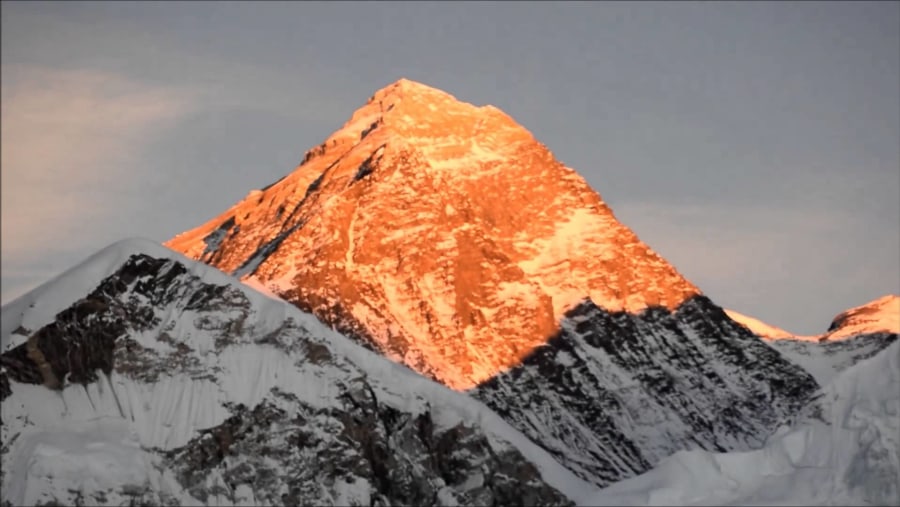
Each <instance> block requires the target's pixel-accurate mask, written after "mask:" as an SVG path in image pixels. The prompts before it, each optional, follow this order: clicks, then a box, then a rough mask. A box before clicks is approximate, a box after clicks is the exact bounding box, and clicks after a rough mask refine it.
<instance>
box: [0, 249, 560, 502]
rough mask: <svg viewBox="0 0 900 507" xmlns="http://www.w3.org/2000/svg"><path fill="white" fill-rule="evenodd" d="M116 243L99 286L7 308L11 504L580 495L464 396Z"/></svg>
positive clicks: (292, 315) (195, 270)
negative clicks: (68, 299) (63, 301)
mask: <svg viewBox="0 0 900 507" xmlns="http://www.w3.org/2000/svg"><path fill="white" fill-rule="evenodd" d="M112 249H113V250H118V251H121V250H123V249H124V250H128V251H129V253H128V255H122V254H121V252H119V253H115V252H113V253H114V254H115V255H112V256H113V257H115V258H125V259H126V260H125V261H124V262H123V263H122V264H121V265H119V266H117V267H115V268H114V269H113V270H112V272H111V273H110V274H109V275H108V276H105V277H104V278H103V279H102V280H101V281H99V283H97V284H96V286H95V287H94V288H93V290H89V291H87V293H82V296H81V297H74V294H75V293H77V292H79V289H78V288H77V287H76V288H75V289H74V290H73V289H72V287H71V285H72V284H66V283H63V284H62V286H64V287H62V288H60V286H59V285H60V284H57V287H55V288H51V289H49V290H55V291H62V292H60V293H59V294H65V293H66V292H68V293H72V294H73V297H72V300H73V301H72V303H71V304H70V305H68V306H67V307H65V308H64V309H63V310H62V311H59V312H56V313H55V314H53V315H50V316H47V315H45V316H44V317H40V316H38V317H35V316H34V315H32V314H36V313H41V311H42V309H41V308H40V303H41V302H42V301H43V299H42V298H40V297H38V298H35V301H36V302H35V303H32V306H31V307H30V308H26V309H25V310H24V311H16V310H18V308H20V307H21V306H22V305H12V306H13V307H14V308H6V307H5V308H4V315H3V318H4V321H9V320H16V321H17V322H16V327H17V328H16V330H15V332H13V333H11V334H9V335H6V336H4V339H3V353H2V355H0V364H2V369H0V379H2V380H3V385H4V386H5V388H4V392H3V394H2V408H3V411H2V413H3V419H2V426H0V428H2V435H0V436H2V439H0V443H2V445H0V452H2V465H3V466H2V470H3V473H2V481H3V495H2V496H3V498H2V500H3V502H4V504H13V505H25V504H34V503H46V502H54V503H55V502H60V503H64V504H78V503H84V504H95V505H100V504H102V505H118V504H121V503H123V502H124V503H128V502H133V503H138V504H150V505H163V504H164V505H185V504H198V503H199V504H203V505H213V504H215V505H230V504H234V505H245V504H250V503H252V504H265V505H272V504H282V503H284V504H317V505H318V504H340V505H349V504H354V505H397V504H403V505H412V504H415V505H438V504H441V505H449V504H454V503H460V504H473V505H474V504H477V505H494V504H503V505H507V504H515V505H545V504H553V505H569V504H571V503H572V500H571V499H570V498H569V497H567V496H566V495H565V494H563V493H561V492H560V491H559V489H557V487H554V486H551V485H548V483H547V482H546V481H545V479H544V478H543V475H546V474H547V473H548V472H547V470H548V468H547V467H548V466H549V467H550V468H549V470H550V471H551V472H550V473H552V472H553V470H562V472H563V474H565V473H566V472H565V470H564V469H562V467H559V465H557V464H555V463H552V459H550V458H549V457H547V456H546V455H545V454H543V453H542V452H541V451H540V449H538V448H536V447H534V446H533V445H532V444H530V442H528V440H527V439H526V438H524V437H522V436H521V435H519V434H518V433H517V432H516V431H515V430H513V429H512V428H510V427H508V426H506V425H504V424H503V423H502V421H500V420H499V419H498V418H497V417H496V416H495V415H493V414H492V413H490V411H489V410H488V409H487V408H486V407H483V406H482V405H480V404H478V403H477V402H475V401H474V400H472V399H471V398H468V397H466V396H464V395H461V394H458V393H454V392H452V391H450V390H448V389H446V388H443V387H441V386H439V385H437V384H435V383H433V382H431V381H428V380H427V379H424V378H422V377H420V376H418V375H416V374H414V373H412V372H410V371H408V370H406V369H405V368H402V367H400V366H397V365H395V364H392V363H390V362H389V361H387V360H386V359H383V358H381V357H378V356H377V355H375V354H372V353H370V352H368V351H365V350H364V349H362V348H361V347H359V346H358V345H356V344H353V343H351V342H349V341H347V340H346V339H345V338H343V337H341V336H339V335H337V334H336V333H334V332H332V331H331V330H329V329H327V328H325V327H324V326H322V325H321V324H320V323H319V322H317V321H316V320H315V319H314V318H311V317H310V316H309V315H306V314H304V313H302V312H300V311H299V310H296V309H295V308H293V307H290V306H288V305H286V304H284V303H283V302H279V301H275V300H271V299H268V298H266V297H264V296H262V295H261V294H257V293H255V292H254V291H252V290H250V289H249V288H247V287H246V286H244V285H242V284H240V283H239V282H238V281H237V280H234V279H231V278H229V277H227V276H225V275H223V274H221V273H217V272H215V270H212V269H210V268H207V267H205V266H203V265H196V266H192V263H191V261H189V260H187V259H184V258H181V257H180V256H177V255H176V254H174V253H167V252H165V251H164V249H162V248H161V247H158V246H156V245H152V244H151V245H147V244H146V243H142V242H141V243H137V247H135V244H134V243H127V244H124V245H117V246H114V247H113V248H112ZM148 251H149V252H148ZM108 253H109V252H108ZM106 256H107V257H109V256H110V255H106ZM94 264H95V265H96V262H95V263H94ZM92 270H93V271H97V270H95V269H93V268H92V267H91V266H87V267H86V268H85V269H82V270H76V272H75V274H74V275H72V274H70V276H76V275H78V274H79V273H82V274H83V273H86V272H89V271H92ZM76 282H78V281H77V280H76ZM78 283H81V285H82V286H84V285H85V283H83V282H78ZM75 285H77V283H75ZM88 285H90V284H88ZM66 287H68V288H66ZM59 294H57V295H59ZM57 300H58V298H57ZM35 305H37V307H35ZM42 320H44V321H46V322H44V323H42V324H41V325H40V326H39V327H36V328H35V329H27V328H26V327H25V325H27V324H29V323H37V322H41V321H42ZM504 435H505V436H504ZM510 438H511V439H512V440H513V441H516V440H517V441H518V442H519V444H520V446H524V447H517V446H516V445H514V444H513V443H511V441H510V440H509V439H510ZM523 449H524V452H525V453H526V454H529V455H530V456H531V458H527V457H526V456H525V455H523ZM548 463H550V464H549V465H548ZM554 467H555V468H554ZM557 486H558V484H557Z"/></svg>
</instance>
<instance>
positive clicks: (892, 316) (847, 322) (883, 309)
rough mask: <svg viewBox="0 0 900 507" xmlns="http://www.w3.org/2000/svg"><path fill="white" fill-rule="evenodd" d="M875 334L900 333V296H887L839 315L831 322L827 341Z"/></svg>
mask: <svg viewBox="0 0 900 507" xmlns="http://www.w3.org/2000/svg"><path fill="white" fill-rule="evenodd" d="M874 333H893V334H898V333H900V296H897V295H896V294H887V295H885V296H882V297H880V298H878V299H876V300H874V301H870V302H868V303H866V304H864V305H860V306H857V307H855V308H851V309H849V310H846V311H844V312H841V313H840V314H838V315H837V316H836V317H835V318H834V320H832V321H831V326H829V327H828V331H827V332H826V333H825V334H824V335H823V336H822V338H823V339H825V340H843V339H847V338H850V337H853V336H859V335H864V334H874Z"/></svg>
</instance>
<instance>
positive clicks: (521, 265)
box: [167, 80, 817, 485]
mask: <svg viewBox="0 0 900 507" xmlns="http://www.w3.org/2000/svg"><path fill="white" fill-rule="evenodd" d="M167 245H168V246H170V247H172V248H174V249H175V250H178V251H180V252H183V253H185V254H186V255H187V256H189V257H191V258H194V259H198V260H200V261H203V262H206V263H208V264H211V265H214V266H216V267H219V268H220V269H222V270H224V271H226V272H229V273H233V274H235V275H236V276H239V277H242V278H243V279H245V280H248V281H250V282H251V283H253V284H255V285H258V284H262V286H264V287H265V288H266V289H268V290H269V291H271V292H272V293H274V294H276V295H278V296H279V297H281V298H283V299H284V300H286V301H289V302H291V303H292V304H294V305H296V306H298V307H299V308H301V309H304V310H307V311H310V312H311V313H313V314H315V315H316V316H318V317H319V318H320V319H322V320H323V321H324V322H326V323H328V324H330V325H332V326H334V327H335V328H336V329H338V330H340V331H342V332H344V333H345V334H347V335H348V336H352V337H354V338H355V339H357V340H359V342H360V343H363V344H365V345H366V346H368V347H370V348H373V349H375V350H378V351H380V352H381V353H383V354H384V355H386V356H388V357H390V358H392V359H394V360H396V361H398V362H402V363H403V364H405V365H407V366H409V367H410V368H412V369H413V370H415V371H418V372H420V373H422V374H424V375H426V376H429V377H431V378H434V379H436V380H438V381H440V382H441V383H443V384H445V385H447V386H449V387H451V388H454V389H457V390H464V389H465V390H468V391H469V393H470V394H471V395H472V396H474V397H476V398H478V399H479V400H482V401H484V402H485V403H486V404H487V405H488V406H489V407H491V408H492V409H494V410H495V411H496V412H497V413H498V414H500V415H501V416H502V417H503V418H504V419H505V420H506V421H508V422H510V423H511V424H512V425H513V426H514V427H516V428H517V429H518V430H520V431H522V432H523V433H524V434H525V435H527V436H528V437H529V438H531V439H532V441H534V442H535V443H537V444H538V445H540V446H541V447H543V448H544V449H545V450H547V451H548V452H549V453H550V454H551V455H552V456H554V458H555V459H557V460H558V461H559V462H560V463H563V464H564V465H565V466H566V467H568V468H569V469H571V470H572V471H574V472H575V473H576V474H577V475H578V476H580V477H581V478H583V479H585V480H588V481H590V482H593V483H594V484H597V485H604V484H608V483H610V482H613V481H616V480H619V479H621V478H624V477H628V476H631V475H634V474H637V473H640V472H642V471H644V470H646V469H648V468H649V467H651V466H653V464H654V463H656V462H657V461H658V460H659V459H661V458H662V457H665V456H667V455H669V454H671V453H672V452H675V451H678V450H681V449H691V448H698V447H699V448H703V449H708V450H731V449H741V450H745V449H750V448H753V447H754V446H758V445H760V444H761V442H762V441H763V439H764V438H765V435H766V434H767V433H768V432H769V431H771V430H772V429H774V427H775V426H776V425H777V424H778V421H780V420H781V419H782V418H784V417H786V416H787V415H788V414H791V413H792V412H793V410H794V409H795V408H796V407H798V406H800V404H802V403H803V402H804V401H805V399H806V396H808V395H809V394H810V393H812V392H813V391H814V390H815V389H816V388H817V384H816V383H815V381H814V379H813V378H812V377H811V376H810V375H809V374H808V373H807V372H805V371H803V370H802V369H801V368H799V367H798V366H796V365H795V364H792V363H791V362H789V361H787V360H786V359H784V358H782V357H781V356H780V355H779V354H778V353H777V352H775V351H774V350H773V349H771V348H770V347H768V346H766V345H765V344H764V343H763V342H762V341H760V340H759V339H758V338H756V337H755V336H753V335H752V334H751V333H750V332H748V331H746V330H745V329H744V328H742V327H740V326H738V325H736V324H734V322H732V321H731V320H730V319H729V318H728V317H727V315H726V314H725V313H724V312H722V310H721V309H720V308H718V307H717V306H716V305H715V304H714V303H713V302H712V301H710V300H709V299H708V298H706V297H704V296H702V295H701V294H700V291H699V290H698V289H697V287H695V286H694V285H693V284H691V283H690V282H689V281H687V280H686V279H685V278H684V277H682V276H681V275H680V274H679V273H678V272H677V271H676V270H675V268H674V267H672V266H671V265H670V264H668V263H667V262H666V261H665V260H664V259H662V258H661V257H660V256H659V255H657V254H656V253H655V252H653V250H651V249H650V248H649V247H648V246H647V245H645V244H644V243H642V242H641V241H640V240H639V239H638V238H637V236H636V235H635V234H634V233H633V232H632V231H631V230H630V229H628V227H626V226H625V225H623V224H621V223H620V222H619V221H618V220H617V219H616V217H615V216H614V214H613V212H612V211H611V210H610V209H609V207H608V206H607V205H606V204H605V203H604V202H603V200H602V199H601V198H600V196H599V195H598V194H597V192H595V191H594V190H593V189H592V188H591V187H590V186H589V185H588V184H587V183H586V182H585V180H584V179H583V178H582V177H581V176H579V175H578V174H577V173H575V172H574V171H573V170H572V169H570V168H568V167H565V166H564V165H563V164H561V163H560V162H558V161H557V160H556V159H555V158H554V156H553V154H552V153H551V152H550V150H548V149H547V147H545V146H544V145H542V144H541V143H540V142H538V141H537V140H536V139H534V137H533V136H532V135H531V133H530V132H529V131H528V130H526V129H525V128H524V127H522V126H521V125H519V124H517V123H516V122H515V121H514V120H513V119H512V118H510V117H509V116H508V115H506V114H505V113H503V112H502V111H500V110H499V109H497V108H495V107H491V106H482V107H478V106H475V105H472V104H468V103H465V102H463V101H460V100H457V99H456V98H454V97H453V96H451V95H450V94H447V93H445V92H442V91H440V90H436V89H434V88H431V87H428V86H425V85H421V84H418V83H414V82H411V81H407V80H401V81H399V82H397V83H394V84H392V85H389V86H387V87H385V88H383V89H381V90H379V91H378V92H376V93H375V94H374V95H373V96H372V97H371V98H370V99H369V100H368V101H367V102H366V103H365V104H364V105H363V106H362V107H360V108H359V109H358V110H357V111H356V112H354V113H353V115H352V116H351V118H350V120H349V121H347V122H346V123H345V124H344V126H343V127H342V128H341V129H339V130H338V131H337V132H335V133H333V134H332V135H331V136H329V137H328V138H327V139H326V141H325V142H324V143H322V144H321V145H319V146H318V147H316V148H313V149H312V150H309V151H308V152H307V154H306V156H305V158H304V161H303V163H302V164H301V165H300V166H299V167H297V168H296V169H295V170H294V171H293V172H292V173H290V174H288V175H287V176H285V177H284V178H282V179H281V180H279V181H277V182H275V183H273V184H272V185H269V186H267V187H265V188H263V189H262V190H256V191H253V192H251V193H250V194H249V195H248V196H247V197H246V198H245V199H243V200H242V201H241V202H239V203H237V204H235V205H234V206H233V207H232V208H231V209H229V210H228V211H226V212H225V213H223V214H221V215H219V216H218V217H216V218H214V219H212V220H210V221H209V222H207V223H206V224H204V225H202V226H200V227H198V228H196V229H194V230H191V231H188V232H186V233H184V234H181V235H179V236H177V237H175V238H173V239H172V240H170V241H169V242H168V243H167Z"/></svg>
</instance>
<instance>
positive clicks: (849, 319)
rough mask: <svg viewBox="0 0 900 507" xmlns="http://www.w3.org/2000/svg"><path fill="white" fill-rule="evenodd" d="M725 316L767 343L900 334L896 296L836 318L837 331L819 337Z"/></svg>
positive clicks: (899, 305)
mask: <svg viewBox="0 0 900 507" xmlns="http://www.w3.org/2000/svg"><path fill="white" fill-rule="evenodd" d="M725 313H727V314H728V317H730V318H731V320H733V321H735V322H737V323H738V324H741V325H743V326H744V327H746V328H747V329H749V330H750V331H751V332H752V333H753V334H755V335H757V336H759V337H760V338H763V339H766V340H801V341H815V342H817V341H820V340H830V341H837V340H846V339H848V338H853V337H854V336H860V335H864V334H872V333H900V296H896V295H894V294H888V295H886V296H883V297H880V298H878V299H876V300H874V301H870V302H868V303H866V304H864V305H860V306H857V307H855V308H850V309H849V310H846V311H844V312H842V313H841V314H840V315H838V316H836V317H835V320H836V321H837V320H841V322H840V323H839V326H838V327H837V328H836V329H832V330H830V331H827V332H825V333H822V334H818V335H796V334H793V333H790V332H788V331H785V330H784V329H781V328H779V327H775V326H773V325H770V324H766V323H765V322H763V321H761V320H759V319H755V318H753V317H749V316H747V315H744V314H741V313H738V312H736V311H734V310H725Z"/></svg>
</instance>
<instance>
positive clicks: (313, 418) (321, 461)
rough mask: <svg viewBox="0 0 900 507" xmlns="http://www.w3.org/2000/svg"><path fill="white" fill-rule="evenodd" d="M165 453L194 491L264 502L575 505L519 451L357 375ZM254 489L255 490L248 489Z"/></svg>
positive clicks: (280, 400) (286, 398) (240, 413)
mask: <svg viewBox="0 0 900 507" xmlns="http://www.w3.org/2000/svg"><path fill="white" fill-rule="evenodd" d="M275 398H276V400H275V401H265V402H263V403H261V404H259V405H257V406H255V407H254V408H252V409H249V408H247V407H245V406H243V405H238V406H232V407H230V409H231V412H232V414H233V415H232V416H231V417H229V418H228V419H227V420H225V421H224V422H223V423H222V424H220V425H219V426H216V427H213V428H210V429H208V430H205V431H203V432H202V433H201V434H200V435H198V436H197V437H196V438H194V439H193V440H191V441H190V442H189V443H188V444H187V445H185V446H183V447H180V448H178V449H173V450H171V451H168V452H167V453H166V456H167V460H168V462H169V463H171V466H172V468H173V470H174V471H175V473H176V475H177V477H178V479H179V481H180V482H181V483H182V484H183V485H184V486H185V487H186V488H187V490H188V491H189V492H190V494H191V495H192V496H193V497H194V498H197V499H199V500H201V501H202V502H205V503H211V502H210V500H212V499H214V497H215V496H217V495H223V494H224V495H225V496H226V497H230V498H231V500H232V501H233V502H234V503H235V504H236V505H237V504H244V503H248V502H252V503H254V504H257V505H259V504H262V505H298V504H315V505H349V504H354V505H375V506H388V505H452V504H456V505H571V504H572V502H571V501H570V500H568V499H567V498H566V497H564V496H563V495H561V494H560V493H559V492H558V491H556V490H554V489H553V488H550V487H548V486H546V485H545V484H544V483H543V481H542V480H541V477H540V474H539V473H538V471H537V469H535V468H534V466H532V465H530V464H529V463H528V462H527V461H526V460H525V459H524V458H523V457H522V456H521V454H519V453H518V452H517V451H515V449H507V450H504V451H501V452H499V453H498V452H496V451H494V450H493V449H492V447H491V445H490V443H489V442H488V441H487V440H486V439H485V437H484V436H483V435H482V434H479V433H478V431H477V430H475V429H473V428H472V427H470V426H466V425H464V424H462V423H460V424H457V425H456V426H453V427H451V428H443V429H442V428H439V427H438V426H437V425H436V424H435V422H434V421H433V420H432V418H431V413H430V412H424V413H420V414H410V413H404V412H401V411H399V410H397V409H394V408H392V407H390V406H386V405H382V404H380V403H379V402H378V400H377V397H376V395H375V392H374V391H373V390H372V387H371V386H369V385H367V384H366V382H365V380H362V379H358V380H357V381H356V382H355V383H351V384H350V385H348V386H347V389H346V390H342V392H341V394H340V395H339V396H338V398H337V401H338V402H339V404H338V405H337V406H335V407H331V408H327V409H316V408H314V407H311V406H309V405H308V404H304V403H302V402H300V401H299V400H297V398H296V397H295V396H291V395H290V394H289V393H284V392H277V391H276V393H275ZM244 491H254V492H255V493H253V496H252V498H248V497H242V496H241V495H242V493H243V492H244Z"/></svg>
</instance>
